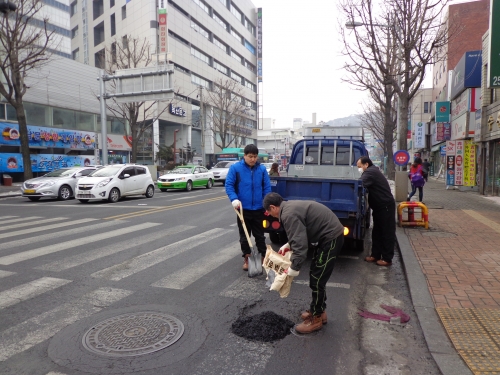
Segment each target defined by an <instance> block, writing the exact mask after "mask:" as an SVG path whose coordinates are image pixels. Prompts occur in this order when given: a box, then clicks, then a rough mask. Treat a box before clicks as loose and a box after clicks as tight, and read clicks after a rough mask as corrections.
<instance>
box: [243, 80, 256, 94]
mask: <svg viewBox="0 0 500 375" xmlns="http://www.w3.org/2000/svg"><path fill="white" fill-rule="evenodd" d="M245 86H246V87H247V88H249V89H250V90H252V91H254V92H255V91H256V90H255V88H256V86H255V85H254V84H253V83H252V82H249V81H245Z"/></svg>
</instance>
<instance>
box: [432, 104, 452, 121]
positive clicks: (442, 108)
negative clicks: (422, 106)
mask: <svg viewBox="0 0 500 375" xmlns="http://www.w3.org/2000/svg"><path fill="white" fill-rule="evenodd" d="M435 113H436V122H449V121H450V102H436V111H435Z"/></svg>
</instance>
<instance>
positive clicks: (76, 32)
mask: <svg viewBox="0 0 500 375" xmlns="http://www.w3.org/2000/svg"><path fill="white" fill-rule="evenodd" d="M77 36H78V26H77V27H75V28H74V29H73V30H71V39H74V38H76V37H77Z"/></svg>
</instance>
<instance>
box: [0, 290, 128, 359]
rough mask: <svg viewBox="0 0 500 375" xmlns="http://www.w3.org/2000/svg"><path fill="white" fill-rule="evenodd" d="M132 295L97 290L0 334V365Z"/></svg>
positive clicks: (126, 291)
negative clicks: (71, 325)
mask: <svg viewBox="0 0 500 375" xmlns="http://www.w3.org/2000/svg"><path fill="white" fill-rule="evenodd" d="M132 293H133V292H131V291H129V290H123V289H115V288H100V289H97V290H94V291H92V292H90V293H87V294H85V295H84V296H82V297H81V298H78V299H76V300H72V301H71V302H67V303H65V304H63V305H61V306H59V307H56V308H54V309H52V310H50V311H47V312H45V313H43V314H40V315H37V316H35V317H33V318H31V319H28V320H26V321H24V322H22V323H20V324H18V325H16V326H13V327H11V328H8V329H7V330H5V331H3V332H1V336H2V340H0V361H5V360H7V359H9V358H10V357H12V356H13V355H16V354H18V353H21V352H23V351H25V350H28V349H30V348H32V347H33V346H35V345H37V344H40V343H41V342H43V341H45V340H47V339H49V338H51V337H52V336H54V335H55V334H56V333H57V332H59V331H60V330H61V329H63V328H64V327H66V326H68V325H70V324H73V323H75V322H76V321H78V320H80V319H84V318H87V317H89V316H90V315H92V314H95V313H98V312H99V311H101V310H103V309H104V308H106V307H108V306H110V305H111V304H113V303H115V302H117V301H119V300H121V299H122V298H125V297H127V296H129V295H131V294H132Z"/></svg>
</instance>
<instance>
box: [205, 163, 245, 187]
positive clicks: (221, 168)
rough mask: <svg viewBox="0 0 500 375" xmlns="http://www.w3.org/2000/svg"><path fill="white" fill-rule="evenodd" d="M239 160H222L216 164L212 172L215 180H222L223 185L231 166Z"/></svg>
mask: <svg viewBox="0 0 500 375" xmlns="http://www.w3.org/2000/svg"><path fill="white" fill-rule="evenodd" d="M237 162H238V161H237V160H234V161H220V162H218V163H217V164H215V165H214V166H213V167H212V169H211V170H210V172H212V173H213V174H214V182H222V185H224V184H225V183H226V177H227V172H229V167H231V165H233V164H234V163H237Z"/></svg>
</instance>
